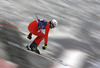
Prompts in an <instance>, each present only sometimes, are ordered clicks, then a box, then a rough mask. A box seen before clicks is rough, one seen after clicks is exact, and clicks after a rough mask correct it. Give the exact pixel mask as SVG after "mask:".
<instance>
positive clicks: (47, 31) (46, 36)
mask: <svg viewBox="0 0 100 68" xmlns="http://www.w3.org/2000/svg"><path fill="white" fill-rule="evenodd" d="M49 30H50V26H49V25H46V29H45V36H44V43H45V44H47V42H48V33H49Z"/></svg>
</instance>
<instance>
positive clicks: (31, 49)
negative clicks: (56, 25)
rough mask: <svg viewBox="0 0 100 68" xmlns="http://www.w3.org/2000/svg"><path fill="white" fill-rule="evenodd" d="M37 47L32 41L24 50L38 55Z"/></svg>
mask: <svg viewBox="0 0 100 68" xmlns="http://www.w3.org/2000/svg"><path fill="white" fill-rule="evenodd" d="M37 46H38V45H37V44H36V43H35V42H34V41H33V42H32V43H31V45H30V46H29V45H27V46H26V48H27V50H30V51H34V52H35V53H37V54H40V51H39V50H38V49H37Z"/></svg>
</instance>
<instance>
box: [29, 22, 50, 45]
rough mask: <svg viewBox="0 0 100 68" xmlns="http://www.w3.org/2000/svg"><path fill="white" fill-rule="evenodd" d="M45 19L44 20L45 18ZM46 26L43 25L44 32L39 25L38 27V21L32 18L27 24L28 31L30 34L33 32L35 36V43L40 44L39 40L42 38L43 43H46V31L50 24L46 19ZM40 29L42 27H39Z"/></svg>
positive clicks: (47, 31)
mask: <svg viewBox="0 0 100 68" xmlns="http://www.w3.org/2000/svg"><path fill="white" fill-rule="evenodd" d="M45 21H46V20H45ZM46 23H47V24H46V26H45V34H44V33H43V32H41V31H40V29H39V27H38V24H39V23H38V22H37V21H36V20H34V21H33V22H31V23H30V24H29V25H28V30H29V31H30V34H34V35H36V36H37V37H36V38H35V39H34V41H35V43H37V45H39V44H40V42H41V41H42V40H43V38H44V43H45V44H47V42H48V33H49V30H50V25H49V22H47V21H46ZM41 29H42V28H41Z"/></svg>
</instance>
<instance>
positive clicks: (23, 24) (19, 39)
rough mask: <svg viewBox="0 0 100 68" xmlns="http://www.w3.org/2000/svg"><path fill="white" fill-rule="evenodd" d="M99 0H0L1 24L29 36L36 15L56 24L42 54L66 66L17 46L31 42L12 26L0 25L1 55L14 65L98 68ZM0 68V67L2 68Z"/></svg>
mask: <svg viewBox="0 0 100 68" xmlns="http://www.w3.org/2000/svg"><path fill="white" fill-rule="evenodd" d="M99 8H100V1H99V0H1V1H0V23H5V24H9V25H13V26H15V27H16V28H18V30H19V31H21V32H22V33H25V34H27V35H28V33H29V31H28V29H27V27H28V24H29V23H30V22H32V21H33V20H35V19H36V17H35V13H37V15H38V18H41V19H46V20H47V21H50V20H51V19H52V18H55V19H56V20H57V21H58V26H57V27H56V28H55V29H52V30H50V32H49V39H48V48H47V50H45V51H43V50H42V48H41V47H42V45H43V41H42V42H41V43H40V46H39V50H40V52H41V54H42V55H48V56H49V57H53V58H56V59H57V60H58V59H59V60H61V61H63V62H64V63H66V64H68V66H64V65H62V64H60V63H57V62H55V61H52V60H49V59H47V58H44V57H41V56H38V55H36V54H34V53H32V52H28V51H27V50H24V49H22V48H20V47H23V46H26V45H27V44H30V43H31V42H32V40H34V38H35V37H36V36H32V40H28V39H27V37H26V36H25V35H23V34H22V33H21V32H19V31H18V30H17V29H16V28H15V27H11V26H7V25H2V24H0V58H2V59H5V60H7V61H10V62H13V63H15V64H16V66H17V68H99V67H100V42H99V41H100V9H99ZM1 68H2V67H1Z"/></svg>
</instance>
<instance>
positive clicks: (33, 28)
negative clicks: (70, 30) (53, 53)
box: [26, 19, 58, 54]
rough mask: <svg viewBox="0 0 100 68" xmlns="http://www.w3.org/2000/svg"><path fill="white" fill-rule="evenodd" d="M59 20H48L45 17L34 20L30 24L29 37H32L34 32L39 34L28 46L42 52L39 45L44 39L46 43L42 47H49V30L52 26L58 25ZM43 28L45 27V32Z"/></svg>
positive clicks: (32, 49) (29, 48) (36, 34)
mask: <svg viewBox="0 0 100 68" xmlns="http://www.w3.org/2000/svg"><path fill="white" fill-rule="evenodd" d="M57 24H58V23H57V21H56V20H55V19H52V20H51V21H49V22H47V21H46V20H45V19H39V20H34V21H33V22H31V23H30V24H29V25H28V30H29V32H30V33H29V35H28V37H27V38H28V39H31V38H32V34H33V35H35V36H37V37H36V38H35V39H34V41H33V42H32V43H31V44H30V45H27V46H26V48H27V49H28V50H31V51H35V52H36V53H38V54H40V52H39V50H38V49H37V47H38V46H39V44H40V42H41V41H42V40H43V39H44V45H43V46H42V49H44V50H45V49H46V48H47V42H48V33H49V30H50V29H52V28H55V27H56V26H57ZM42 29H45V34H44V33H43V32H42V31H41V30H42Z"/></svg>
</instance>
